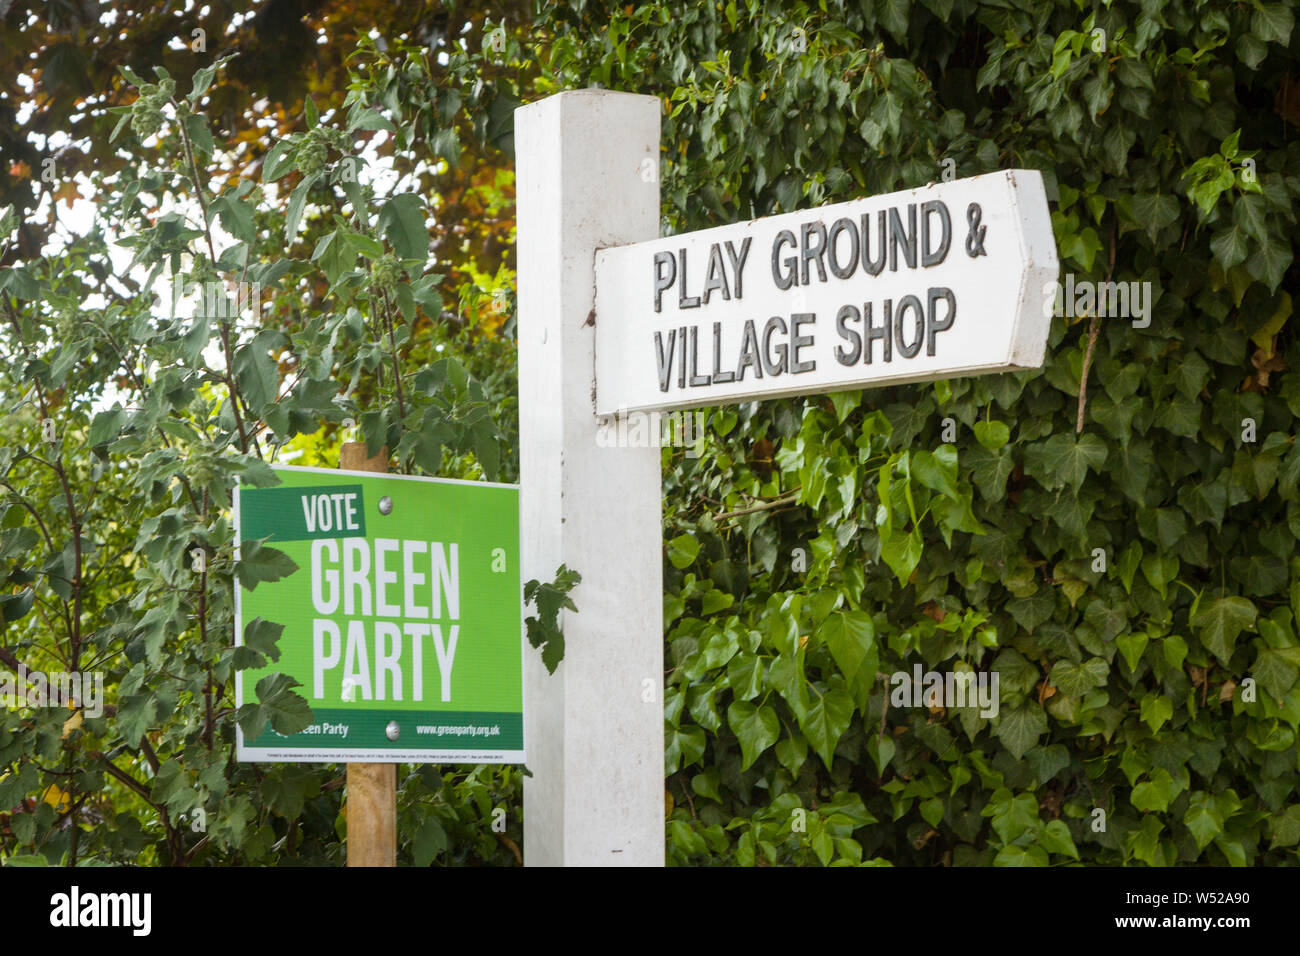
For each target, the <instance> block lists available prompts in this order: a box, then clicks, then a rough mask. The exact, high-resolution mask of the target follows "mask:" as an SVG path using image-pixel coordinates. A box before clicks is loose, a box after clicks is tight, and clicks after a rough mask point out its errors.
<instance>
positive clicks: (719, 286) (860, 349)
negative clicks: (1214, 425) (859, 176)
mask: <svg viewBox="0 0 1300 956" xmlns="http://www.w3.org/2000/svg"><path fill="white" fill-rule="evenodd" d="M1058 268H1059V266H1058V262H1057V255H1056V242H1055V239H1054V238H1053V236H1052V227H1051V217H1050V213H1049V211H1048V208H1047V195H1046V193H1045V191H1044V189H1043V179H1042V175H1041V174H1040V173H1039V172H1037V171H1036V170H1024V169H1013V170H1004V171H1001V172H996V173H988V174H986V175H983V176H973V177H971V178H969V179H958V180H954V181H952V182H946V183H932V184H930V185H929V186H925V187H923V188H921V189H911V190H904V191H902V192H896V193H889V194H888V195H884V196H872V197H870V198H866V199H855V200H851V201H849V202H844V203H838V204H835V205H831V206H823V207H821V208H819V209H810V210H804V211H800V212H792V213H785V214H782V215H779V216H771V217H768V218H766V219H755V220H752V221H750V222H742V223H735V224H733V225H730V226H719V227H717V228H714V229H704V230H701V231H699V232H692V233H688V234H686V235H682V236H671V237H668V238H665V239H655V240H652V241H648V242H638V243H635V244H632V245H626V246H617V247H613V248H608V249H601V250H600V251H598V252H597V253H596V308H595V323H596V344H595V352H596V413H597V414H598V415H613V414H622V413H625V412H629V411H652V410H670V409H680V408H698V407H700V406H705V405H716V404H720V403H725V402H740V401H750V400H754V399H763V398H779V397H781V396H786V395H803V394H808V393H823V392H834V391H840V390H843V389H853V388H864V387H867V386H879V385H889V384H895V383H899V382H911V381H922V380H926V381H929V380H934V379H942V378H955V377H958V376H962V375H974V374H977V373H984V372H1001V371H1008V370H1012V369H1024V368H1036V367H1038V366H1041V365H1042V363H1043V356H1044V352H1045V350H1046V346H1047V332H1048V328H1049V325H1050V322H1051V311H1052V309H1051V307H1052V297H1051V294H1050V293H1051V292H1052V291H1053V290H1054V288H1055V287H1054V286H1053V285H1052V283H1054V282H1055V281H1056V278H1057V272H1058Z"/></svg>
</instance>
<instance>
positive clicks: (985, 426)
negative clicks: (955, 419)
mask: <svg viewBox="0 0 1300 956" xmlns="http://www.w3.org/2000/svg"><path fill="white" fill-rule="evenodd" d="M975 440H976V441H978V442H979V443H980V444H981V445H983V446H984V447H985V448H987V449H988V450H989V451H997V450H998V449H999V448H1001V447H1002V446H1003V445H1005V444H1006V443H1007V442H1008V441H1010V440H1011V429H1010V428H1008V427H1007V426H1006V424H1005V423H1004V422H997V421H978V422H976V423H975Z"/></svg>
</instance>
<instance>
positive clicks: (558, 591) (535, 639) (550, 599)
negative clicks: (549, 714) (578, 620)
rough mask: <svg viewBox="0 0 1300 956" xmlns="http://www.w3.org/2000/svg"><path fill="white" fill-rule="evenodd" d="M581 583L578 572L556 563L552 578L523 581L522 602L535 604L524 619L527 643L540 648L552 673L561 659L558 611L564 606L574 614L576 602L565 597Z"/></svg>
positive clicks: (544, 660) (562, 648)
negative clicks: (525, 582)
mask: <svg viewBox="0 0 1300 956" xmlns="http://www.w3.org/2000/svg"><path fill="white" fill-rule="evenodd" d="M581 583H582V575H581V574H579V573H578V572H577V571H571V570H569V568H568V567H566V566H565V565H563V564H562V565H560V566H559V568H557V569H556V571H555V580H554V581H551V582H550V583H547V584H543V583H542V582H541V581H529V582H528V583H527V584H525V585H524V603H525V604H526V605H527V604H531V605H533V606H534V607H535V608H537V614H536V615H535V616H534V615H529V616H528V617H526V618H525V619H524V626H525V628H526V629H527V632H528V643H529V644H531V645H532V646H533V647H536V648H538V649H540V650H541V652H542V663H543V664H545V665H546V672H547V673H548V674H554V673H555V668H557V667H559V666H560V661H562V660H564V631H563V629H562V628H561V625H560V612H561V611H562V610H564V609H565V608H568V609H569V610H570V611H572V612H573V613H574V614H577V613H578V606H577V605H576V604H574V603H573V598H571V597H569V592H570V591H572V590H573V589H574V588H575V587H577V586H578V585H579V584H581Z"/></svg>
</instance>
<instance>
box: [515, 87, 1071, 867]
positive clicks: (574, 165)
mask: <svg viewBox="0 0 1300 956" xmlns="http://www.w3.org/2000/svg"><path fill="white" fill-rule="evenodd" d="M660 111H661V106H660V102H659V100H658V99H657V98H654V97H648V96H639V95H635V94H629V93H616V92H611V91H607V90H577V91H572V92H567V93H560V94H557V95H555V96H551V97H548V98H547V99H544V100H541V101H539V102H536V103H532V104H530V105H528V106H524V107H520V108H519V109H518V110H517V111H516V113H515V116H516V122H515V149H516V157H517V162H516V178H517V184H518V190H517V195H518V220H519V230H518V243H519V245H518V250H519V255H518V265H519V273H518V281H519V290H518V291H519V408H520V440H521V493H520V507H521V522H522V526H523V537H524V556H523V563H524V568H523V573H524V579H525V580H528V579H529V578H536V579H539V580H550V579H551V578H552V577H553V576H554V574H555V570H556V568H557V567H558V566H559V565H560V564H565V565H567V566H568V567H570V568H572V569H574V570H576V571H578V572H579V573H581V574H582V576H583V580H582V583H581V584H580V585H579V586H578V587H577V589H575V591H574V593H573V598H574V601H575V603H576V604H577V606H578V608H579V613H578V614H577V615H568V616H567V617H566V618H565V620H564V631H565V648H566V650H565V659H564V661H563V662H562V663H561V664H560V666H559V669H558V670H557V671H556V673H555V674H554V675H548V674H547V673H546V671H545V669H544V668H543V667H542V665H541V662H540V660H539V659H538V655H536V654H532V655H529V657H528V659H527V662H526V664H525V687H526V695H525V699H526V700H527V701H528V705H527V710H526V714H525V727H526V735H527V738H528V739H529V741H530V744H529V757H528V766H529V769H530V771H531V772H532V777H531V778H528V779H526V781H525V786H524V835H525V854H526V857H525V861H526V862H527V863H528V864H530V865H662V863H663V861H664V796H663V794H664V761H663V611H662V601H663V594H662V560H663V558H662V547H663V544H662V534H661V526H660V522H661V512H660V508H661V501H660V476H659V467H660V453H659V448H658V446H657V443H653V442H652V443H650V445H649V447H642V448H626V447H617V448H608V447H601V446H602V445H606V444H608V443H607V442H603V443H598V442H597V438H596V435H597V428H598V424H599V423H600V421H601V417H602V416H603V417H605V418H606V419H607V418H608V416H611V415H624V414H627V413H629V412H642V411H654V410H668V409H683V408H699V407H702V406H708V405H717V404H722V403H730V402H741V401H753V400H757V399H763V398H776V397H780V396H790V395H804V394H820V393H825V392H831V391H836V390H841V389H860V388H866V387H870V386H878V385H887V384H896V383H900V382H918V381H931V380H935V379H944V378H954V377H958V376H962V375H975V374H982V373H990V372H1001V371H1007V370H1012V369H1023V368H1035V367H1039V366H1041V364H1042V361H1043V357H1044V352H1045V350H1046V344H1047V333H1048V328H1049V325H1050V319H1051V306H1052V301H1051V293H1052V292H1053V291H1054V285H1053V283H1054V282H1055V280H1056V278H1057V272H1058V268H1059V265H1058V260H1057V251H1056V244H1055V241H1054V239H1053V235H1052V230H1051V220H1050V214H1049V210H1048V206H1047V197H1046V194H1045V191H1044V187H1043V181H1042V176H1041V175H1040V174H1039V173H1038V172H1036V171H1032V170H1020V169H1017V170H1005V171H1002V172H997V173H989V174H986V175H983V176H976V177H972V178H969V179H959V180H954V181H952V182H947V183H937V184H931V185H929V186H926V187H923V188H921V189H914V190H908V191H904V192H898V193H891V194H889V195H886V196H875V197H868V198H864V199H857V200H853V201H851V202H846V203H840V204H837V205H833V206H825V207H822V208H819V209H810V210H805V211H799V212H792V213H785V214H782V215H779V216H773V217H769V218H766V219H759V220H754V221H752V222H744V223H736V224H734V225H730V226H721V227H718V228H715V229H707V230H703V231H700V232H695V233H690V234H687V235H683V236H674V237H670V238H658V232H659V189H658V169H659V117H660Z"/></svg>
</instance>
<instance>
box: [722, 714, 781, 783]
mask: <svg viewBox="0 0 1300 956" xmlns="http://www.w3.org/2000/svg"><path fill="white" fill-rule="evenodd" d="M727 724H728V726H730V727H731V732H732V733H734V734H735V735H736V739H737V740H739V741H740V752H741V756H742V758H743V759H742V761H741V765H740V769H741V770H748V769H749V768H750V767H751V766H752V765H753V763H754V761H755V760H757V759H758V758H759V757H760V756H762V754H763V751H765V750H767V748H768V747H770V746H772V744H774V743H776V738H777V736H778V735H779V733H780V728H781V723H780V721H779V720H778V719H777V716H776V711H775V710H773V709H772V708H771V707H770V706H768V705H766V704H764V705H763V706H762V707H755V706H754V705H753V704H751V703H749V702H748V701H744V700H739V701H734V702H732V704H731V706H730V707H728V708H727Z"/></svg>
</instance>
